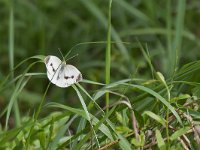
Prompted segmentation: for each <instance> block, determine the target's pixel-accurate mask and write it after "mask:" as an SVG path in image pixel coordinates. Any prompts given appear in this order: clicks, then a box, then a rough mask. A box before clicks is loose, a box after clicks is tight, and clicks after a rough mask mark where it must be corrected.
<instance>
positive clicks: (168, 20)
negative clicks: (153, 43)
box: [166, 0, 173, 74]
mask: <svg viewBox="0 0 200 150" xmlns="http://www.w3.org/2000/svg"><path fill="white" fill-rule="evenodd" d="M166 19H167V34H166V36H167V37H166V38H167V50H168V56H169V57H168V58H169V59H168V61H169V62H172V61H171V60H172V55H173V52H172V38H171V35H172V34H171V32H172V30H171V25H172V23H171V0H167V18H166ZM171 67H172V65H171V63H169V66H168V68H169V70H170V71H171V70H172V69H170V68H171ZM170 73H171V72H168V74H170Z"/></svg>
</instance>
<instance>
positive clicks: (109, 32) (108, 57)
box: [105, 0, 112, 112]
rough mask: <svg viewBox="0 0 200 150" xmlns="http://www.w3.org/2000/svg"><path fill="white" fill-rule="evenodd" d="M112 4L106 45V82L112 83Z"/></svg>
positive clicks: (107, 104)
mask: <svg viewBox="0 0 200 150" xmlns="http://www.w3.org/2000/svg"><path fill="white" fill-rule="evenodd" d="M111 6H112V0H110V1H109V10H108V32H107V47H106V66H105V72H106V84H109V83H110V57H111ZM108 111H109V93H108V92H107V93H106V112H108Z"/></svg>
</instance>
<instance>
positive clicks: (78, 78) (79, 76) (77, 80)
mask: <svg viewBox="0 0 200 150" xmlns="http://www.w3.org/2000/svg"><path fill="white" fill-rule="evenodd" d="M81 80H82V74H81V73H80V74H79V75H78V77H77V79H76V82H79V81H81Z"/></svg>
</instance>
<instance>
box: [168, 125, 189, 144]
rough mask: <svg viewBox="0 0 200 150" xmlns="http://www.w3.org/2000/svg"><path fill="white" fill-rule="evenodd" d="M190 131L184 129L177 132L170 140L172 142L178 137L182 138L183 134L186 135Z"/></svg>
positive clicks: (187, 128)
mask: <svg viewBox="0 0 200 150" xmlns="http://www.w3.org/2000/svg"><path fill="white" fill-rule="evenodd" d="M188 130H190V127H183V128H181V129H179V130H177V131H176V132H174V133H173V134H172V135H171V136H170V140H171V141H173V140H176V139H177V138H178V137H180V136H182V135H183V134H186V133H187V131H188Z"/></svg>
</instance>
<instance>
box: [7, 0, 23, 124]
mask: <svg viewBox="0 0 200 150" xmlns="http://www.w3.org/2000/svg"><path fill="white" fill-rule="evenodd" d="M13 3H14V2H13V0H11V4H10V14H9V37H8V38H9V39H8V46H9V65H10V72H11V80H12V79H14V71H13V69H14V4H13ZM12 88H15V84H14V83H13V85H12ZM14 118H15V126H16V127H19V126H20V124H21V123H20V112H19V106H18V103H17V99H16V101H15V102H14Z"/></svg>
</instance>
